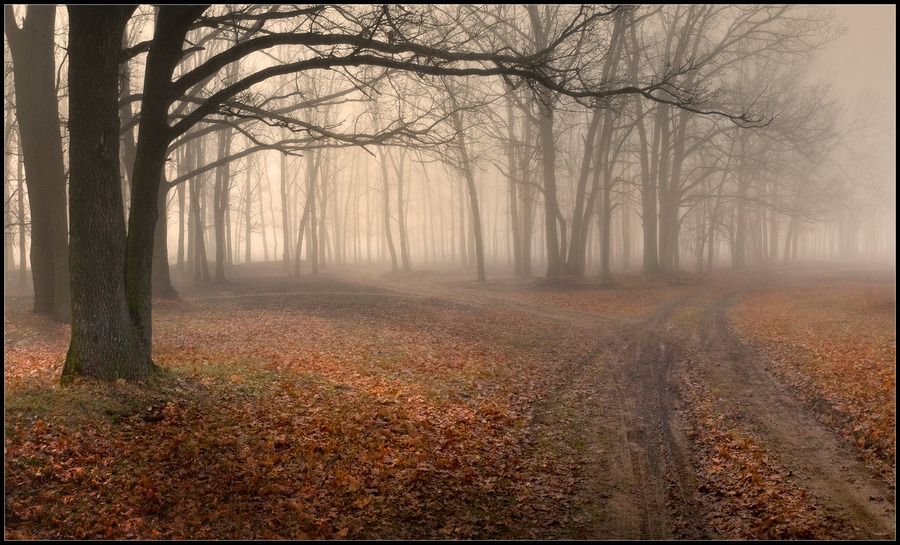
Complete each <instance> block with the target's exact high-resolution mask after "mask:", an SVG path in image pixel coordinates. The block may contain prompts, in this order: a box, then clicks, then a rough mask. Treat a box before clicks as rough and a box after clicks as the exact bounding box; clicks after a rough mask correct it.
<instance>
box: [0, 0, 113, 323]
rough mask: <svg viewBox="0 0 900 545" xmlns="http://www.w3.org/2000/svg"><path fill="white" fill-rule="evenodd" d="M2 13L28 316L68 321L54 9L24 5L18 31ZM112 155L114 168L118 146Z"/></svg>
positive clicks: (7, 11) (12, 19)
mask: <svg viewBox="0 0 900 545" xmlns="http://www.w3.org/2000/svg"><path fill="white" fill-rule="evenodd" d="M4 10H5V11H4V14H5V19H6V20H5V29H6V36H7V43H8V44H9V48H10V53H11V56H12V61H13V70H14V73H15V89H16V117H17V118H18V121H19V147H20V150H21V153H22V155H23V157H24V161H25V172H26V174H27V178H26V180H25V183H26V185H27V187H28V205H29V207H30V208H31V276H32V280H33V283H34V312H37V313H42V314H47V315H49V316H51V317H52V318H54V319H56V320H59V321H62V322H68V321H69V319H70V317H71V303H70V301H71V300H70V285H69V246H68V227H69V226H68V222H67V210H66V171H65V166H64V163H63V149H62V137H61V136H60V132H59V127H60V120H59V110H58V100H57V97H56V64H55V44H54V42H53V36H54V33H55V28H54V27H55V23H56V6H55V5H52V4H49V5H29V6H28V9H27V12H26V15H25V24H24V26H23V28H21V29H20V28H18V27H17V26H16V22H15V17H14V15H13V9H12V6H11V5H6V6H5V8H4ZM117 70H118V68H117ZM117 75H118V73H117ZM116 89H118V86H116ZM117 115H118V113H117ZM116 153H117V154H116V156H115V159H116V167H117V168H118V160H119V157H118V148H117V151H116Z"/></svg>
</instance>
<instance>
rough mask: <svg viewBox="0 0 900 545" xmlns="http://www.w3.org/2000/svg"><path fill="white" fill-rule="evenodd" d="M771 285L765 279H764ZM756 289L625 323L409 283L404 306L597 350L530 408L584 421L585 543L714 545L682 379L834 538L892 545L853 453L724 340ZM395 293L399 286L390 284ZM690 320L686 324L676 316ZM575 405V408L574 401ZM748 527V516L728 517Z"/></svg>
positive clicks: (887, 507) (684, 303)
mask: <svg viewBox="0 0 900 545" xmlns="http://www.w3.org/2000/svg"><path fill="white" fill-rule="evenodd" d="M766 281H771V279H766ZM761 282H762V281H761V280H759V279H757V280H753V281H747V280H745V281H743V283H738V284H734V285H731V286H723V287H721V288H719V289H718V291H717V292H716V293H707V292H705V291H704V290H703V289H702V288H701V289H697V290H695V291H694V292H693V293H691V294H690V295H688V296H687V297H683V298H681V299H679V300H676V301H672V302H669V303H667V304H665V305H663V306H661V307H659V308H658V309H657V310H656V311H655V312H653V313H652V315H651V316H650V317H649V318H647V319H645V320H643V321H635V320H623V319H620V318H617V317H615V316H604V315H597V314H592V313H588V312H580V311H574V310H569V309H561V308H551V307H546V306H541V305H535V304H531V303H524V302H521V301H516V300H515V299H514V298H513V297H510V296H509V294H496V295H494V294H490V293H482V292H477V293H476V292H473V291H471V290H465V289H463V290H450V291H446V290H443V289H438V290H432V289H429V288H427V287H423V285H422V284H417V287H415V288H413V289H406V290H404V293H406V294H407V295H409V296H416V297H431V298H435V297H436V298H447V299H451V300H453V301H455V302H457V303H463V304H467V305H474V306H478V307H490V308H495V309H497V308H502V309H504V310H506V311H509V312H516V313H520V314H521V315H522V316H529V315H530V316H535V317H540V318H541V319H547V318H550V319H553V320H557V321H560V322H562V323H565V324H566V325H567V326H570V327H572V328H577V329H579V330H582V331H584V332H587V333H589V334H590V335H592V337H593V338H596V339H597V344H596V346H595V347H594V349H593V351H592V352H591V356H590V357H588V358H586V359H585V360H584V361H582V362H579V364H578V366H577V367H576V368H575V372H573V374H572V375H571V376H569V377H566V379H567V381H568V382H567V387H565V388H559V389H558V391H556V392H553V393H552V395H550V396H548V398H547V399H546V400H545V401H544V403H543V406H542V407H540V408H539V411H538V412H539V415H538V417H537V420H538V421H539V422H540V421H542V420H552V418H553V415H554V413H555V412H558V411H560V410H563V407H564V408H565V410H566V411H568V412H572V411H575V412H577V413H579V414H580V415H581V416H580V418H579V419H578V420H577V428H578V429H577V430H574V431H573V433H575V434H576V435H578V436H579V440H580V441H583V442H584V445H585V446H584V448H583V449H582V452H584V453H585V457H584V459H583V460H581V463H580V467H581V471H580V473H581V478H580V479H579V485H578V491H577V493H578V494H579V495H580V496H581V497H582V498H584V502H583V505H582V509H583V510H584V514H585V519H586V520H585V522H584V524H583V526H582V527H581V528H579V529H577V530H569V531H567V532H566V533H567V534H569V535H570V536H571V537H576V538H583V539H673V538H674V539H716V538H726V539H728V538H734V537H735V536H732V535H727V534H726V535H722V534H721V533H719V532H717V531H716V530H715V529H714V528H713V527H712V526H711V525H710V524H709V522H710V515H709V513H711V512H718V513H721V511H722V509H721V507H718V508H717V507H716V505H715V504H716V502H718V501H719V499H718V498H717V497H716V496H715V495H713V494H709V493H704V492H701V491H700V489H699V486H698V477H697V476H698V472H699V471H700V468H698V467H696V465H697V461H696V460H697V446H696V445H693V444H692V443H691V441H690V440H689V438H688V437H687V436H686V433H685V431H684V430H685V429H686V427H687V426H686V422H685V418H687V416H686V414H685V413H683V412H682V411H680V410H679V406H680V405H681V404H682V403H683V400H682V399H681V396H679V384H680V381H681V378H682V377H681V375H682V373H683V372H684V371H685V370H686V369H688V368H690V370H691V371H692V372H693V373H695V374H699V375H700V376H702V377H703V380H705V381H706V383H707V384H708V385H709V387H711V388H713V389H714V390H715V391H716V392H717V395H718V396H719V398H720V401H722V402H723V403H724V405H725V406H726V407H727V408H728V411H729V413H731V414H734V415H737V417H738V418H739V419H740V420H741V422H742V423H743V424H744V425H746V426H748V427H749V428H750V429H752V430H753V432H754V433H755V435H756V437H757V438H758V439H759V441H758V443H759V444H760V445H761V448H764V449H766V451H767V452H768V453H769V455H770V456H771V458H772V459H773V460H775V461H776V462H777V463H778V464H780V467H783V468H784V469H785V471H786V472H787V474H788V475H790V476H791V478H792V479H793V482H794V483H796V486H799V487H802V488H803V489H804V490H805V491H808V493H809V497H808V500H809V501H810V502H812V503H813V504H815V506H816V509H821V510H822V511H823V512H824V513H825V517H826V518H827V519H828V520H829V521H830V522H829V523H830V524H832V525H833V528H834V530H833V532H834V533H833V535H831V536H830V537H833V538H844V539H892V538H893V537H894V536H895V534H896V525H895V509H894V492H893V490H892V489H891V488H889V487H888V486H886V485H885V484H884V483H883V482H881V481H879V480H878V479H876V478H874V477H873V475H872V474H871V472H870V471H869V470H868V469H867V468H866V467H865V466H864V465H863V463H862V462H861V461H860V460H859V459H858V457H857V455H856V453H855V452H853V449H852V448H851V447H850V445H848V444H847V443H846V441H845V440H844V439H843V438H842V437H840V436H839V435H838V434H836V433H835V432H834V431H833V430H831V429H829V428H828V427H826V426H824V425H823V424H821V423H819V422H818V421H817V420H816V418H815V414H814V412H813V410H812V409H811V408H810V407H807V406H805V405H804V404H803V403H802V402H800V401H799V400H798V399H797V398H796V397H794V396H793V395H792V394H791V393H790V392H789V391H787V389H786V388H785V387H784V386H783V385H782V384H780V383H779V382H778V381H777V380H776V379H775V378H774V377H773V376H771V375H770V374H769V373H768V372H767V371H766V369H765V366H764V365H763V364H762V362H761V361H760V359H759V357H758V356H757V355H756V354H754V353H753V352H752V351H751V350H750V349H748V348H746V347H744V346H742V345H741V343H740V342H739V341H738V340H737V339H736V338H735V337H734V335H733V334H732V332H731V331H730V330H729V328H728V325H727V320H726V311H727V309H728V308H729V306H730V305H731V304H732V303H733V302H734V301H735V300H736V299H737V298H738V297H739V296H740V295H741V294H743V293H747V292H748V291H751V290H752V289H754V288H756V287H758V286H759V285H761ZM395 286H396V285H395ZM682 316H690V317H692V319H691V320H688V321H687V322H685V321H684V320H682V319H680V318H679V317H682ZM579 396H580V397H579ZM733 516H734V517H742V516H743V517H746V516H747V514H746V513H734V514H733Z"/></svg>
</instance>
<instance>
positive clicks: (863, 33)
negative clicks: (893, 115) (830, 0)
mask: <svg viewBox="0 0 900 545" xmlns="http://www.w3.org/2000/svg"><path fill="white" fill-rule="evenodd" d="M830 7H832V8H834V11H835V17H836V19H837V21H838V22H841V21H843V23H844V24H846V26H847V32H846V33H845V34H844V35H843V36H842V37H841V38H839V39H838V40H837V41H835V42H833V43H832V44H830V45H829V46H828V48H827V49H826V50H825V51H823V52H822V55H821V58H820V59H819V61H818V65H819V67H820V68H821V69H822V70H823V71H824V73H826V74H832V75H833V76H834V86H835V91H837V92H839V93H840V94H841V95H843V96H846V97H848V98H852V97H855V96H857V95H858V94H860V93H862V92H865V91H874V92H877V93H881V94H884V95H885V96H886V98H887V99H888V100H890V101H891V102H895V101H896V95H897V81H896V79H897V67H896V62H897V54H896V49H897V6H896V5H893V4H881V5H874V4H859V5H857V4H853V5H835V6H830Z"/></svg>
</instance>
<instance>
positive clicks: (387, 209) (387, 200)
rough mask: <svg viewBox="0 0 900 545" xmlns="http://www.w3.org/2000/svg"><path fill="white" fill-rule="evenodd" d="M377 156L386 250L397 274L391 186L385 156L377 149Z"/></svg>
mask: <svg viewBox="0 0 900 545" xmlns="http://www.w3.org/2000/svg"><path fill="white" fill-rule="evenodd" d="M378 155H379V157H380V159H381V190H382V192H383V193H384V200H383V202H384V214H383V216H384V217H383V218H382V222H383V225H384V236H385V240H386V241H387V247H388V250H389V251H390V252H391V271H392V272H397V250H395V249H394V237H393V236H392V235H391V186H390V178H389V177H388V169H387V156H386V155H387V154H386V153H385V151H384V150H383V149H382V148H380V147H379V148H378Z"/></svg>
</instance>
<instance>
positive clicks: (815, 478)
mask: <svg viewBox="0 0 900 545" xmlns="http://www.w3.org/2000/svg"><path fill="white" fill-rule="evenodd" d="M251 274H252V276H251ZM471 276H472V275H471V274H465V275H464V274H455V273H445V272H432V271H419V272H413V273H391V274H370V275H364V274H361V273H356V272H351V271H343V270H341V271H336V270H330V271H327V272H325V273H323V274H321V275H319V276H317V277H303V278H300V279H291V278H286V277H285V276H284V275H283V273H281V271H280V266H279V265H277V264H257V265H253V266H250V267H242V266H238V267H235V268H234V270H232V271H231V272H230V278H231V281H230V282H228V283H226V284H224V285H210V286H206V287H201V286H197V285H194V284H192V283H190V282H188V281H186V280H185V281H182V282H177V283H176V287H178V288H179V289H180V291H181V298H180V299H178V300H159V301H155V305H154V359H155V361H156V362H157V363H158V364H159V365H160V366H161V368H162V372H161V373H160V374H159V375H158V376H154V377H152V378H149V379H147V380H145V381H142V382H140V383H125V382H119V383H115V384H103V383H97V382H94V381H76V383H75V384H73V385H71V386H67V387H61V386H59V385H58V379H59V375H60V372H61V369H62V362H63V360H64V357H65V351H66V349H67V344H68V332H69V328H68V326H65V325H59V324H55V323H52V322H49V321H46V320H44V319H42V318H39V317H36V316H35V315H33V314H32V313H30V312H29V309H30V307H29V305H30V299H29V298H28V297H16V296H14V295H8V296H7V301H6V312H5V319H4V340H5V342H4V360H5V363H4V397H5V399H4V431H5V433H4V469H5V481H4V484H5V503H4V515H5V527H4V537H5V538H6V539H52V538H63V539H91V538H94V539H98V538H99V539H103V538H111V539H135V538H138V539H150V538H159V539H168V538H190V539H279V538H281V539H303V538H310V539H341V538H344V539H470V538H481V539H783V538H809V539H884V540H893V539H894V538H895V535H896V523H895V516H896V515H895V484H896V471H895V455H896V449H895V447H896V440H895V427H896V416H895V409H896V401H895V383H896V338H895V328H896V299H895V297H896V296H895V292H896V278H895V271H894V270H893V269H891V270H887V269H883V270H882V269H867V268H864V267H856V268H848V267H843V268H836V267H830V268H827V267H826V268H822V269H819V270H813V269H805V268H804V269H801V268H795V269H784V270H779V271H755V272H747V273H742V274H737V273H721V274H716V275H713V276H711V277H700V276H695V275H683V276H680V277H678V278H674V279H668V280H663V279H658V278H652V277H647V276H644V275H640V274H634V273H632V274H621V275H618V276H616V278H615V280H614V282H612V283H600V282H599V281H597V280H583V281H574V280H561V281H552V282H551V281H546V280H543V279H536V280H530V281H522V280H515V279H513V278H511V277H497V278H489V281H488V282H487V283H484V284H479V283H477V282H475V281H474V280H472V278H471Z"/></svg>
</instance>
